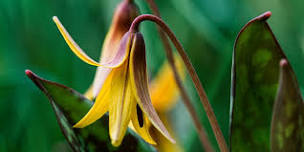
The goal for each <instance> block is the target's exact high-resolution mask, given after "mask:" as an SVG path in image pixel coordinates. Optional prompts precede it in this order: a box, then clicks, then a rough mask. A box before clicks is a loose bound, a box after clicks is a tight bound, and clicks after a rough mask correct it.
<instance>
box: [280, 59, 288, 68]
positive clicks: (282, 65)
mask: <svg viewBox="0 0 304 152" xmlns="http://www.w3.org/2000/svg"><path fill="white" fill-rule="evenodd" d="M287 65H288V62H287V60H286V59H281V61H280V67H282V68H284V67H286V66H287Z"/></svg>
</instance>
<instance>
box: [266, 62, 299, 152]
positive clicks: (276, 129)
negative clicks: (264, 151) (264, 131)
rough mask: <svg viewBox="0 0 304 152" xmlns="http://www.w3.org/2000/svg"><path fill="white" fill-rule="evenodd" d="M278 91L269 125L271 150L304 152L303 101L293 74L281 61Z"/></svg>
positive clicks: (285, 63) (286, 64)
mask: <svg viewBox="0 0 304 152" xmlns="http://www.w3.org/2000/svg"><path fill="white" fill-rule="evenodd" d="M280 66H281V72H280V82H279V89H278V92H277V97H276V101H275V105H274V109H273V118H272V124H271V149H272V151H276V152H284V151H304V110H303V109H304V101H303V98H302V95H301V92H300V89H299V85H298V82H297V79H296V77H295V74H294V72H293V70H292V68H291V67H290V65H289V64H288V63H287V61H286V60H282V61H281V65H280Z"/></svg>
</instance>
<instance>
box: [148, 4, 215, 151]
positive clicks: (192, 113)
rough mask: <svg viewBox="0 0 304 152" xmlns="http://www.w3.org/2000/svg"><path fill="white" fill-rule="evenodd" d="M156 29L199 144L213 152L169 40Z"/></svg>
mask: <svg viewBox="0 0 304 152" xmlns="http://www.w3.org/2000/svg"><path fill="white" fill-rule="evenodd" d="M146 1H147V3H148V5H149V7H150V9H151V10H152V13H153V14H154V15H156V16H158V17H159V18H161V16H160V12H159V10H158V8H157V6H156V4H155V2H154V0H146ZM157 30H158V33H159V35H160V38H161V40H162V42H163V44H164V47H165V51H166V55H167V58H168V62H169V64H170V66H171V68H172V71H173V74H174V78H175V81H176V84H177V86H178V88H179V92H180V94H181V97H182V99H183V100H182V101H183V102H184V104H185V106H186V108H187V110H188V111H189V113H190V116H191V118H192V119H193V122H194V126H195V128H196V130H197V132H198V135H199V139H200V141H201V144H202V146H203V148H204V149H205V151H207V152H213V151H214V150H213V148H212V145H211V143H210V141H209V139H208V137H207V134H206V131H205V128H204V127H203V126H202V124H201V123H200V121H199V117H198V115H197V113H196V112H195V108H194V107H193V105H192V104H191V100H190V98H189V96H188V95H187V93H186V89H185V87H184V86H183V84H182V80H181V78H180V76H179V74H178V72H177V68H176V66H175V64H174V63H175V61H174V57H173V53H172V52H173V51H172V48H171V46H170V42H169V40H168V38H167V37H166V34H165V33H164V32H163V31H162V29H161V28H160V27H158V28H157Z"/></svg>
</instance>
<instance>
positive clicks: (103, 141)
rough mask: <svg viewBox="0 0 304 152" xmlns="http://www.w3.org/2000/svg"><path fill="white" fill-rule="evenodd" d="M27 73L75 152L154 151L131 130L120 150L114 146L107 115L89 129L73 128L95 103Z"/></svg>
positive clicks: (64, 87) (63, 87)
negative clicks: (47, 101)
mask: <svg viewBox="0 0 304 152" xmlns="http://www.w3.org/2000/svg"><path fill="white" fill-rule="evenodd" d="M26 74H27V76H28V77H29V78H30V79H31V80H32V81H33V82H34V83H35V84H36V85H37V86H38V87H39V89H40V90H41V91H42V92H43V93H44V94H45V95H46V96H47V97H48V99H49V101H50V103H51V105H52V107H53V110H54V112H55V114H56V118H57V121H58V124H59V125H60V128H61V131H62V132H63V134H64V136H65V138H66V140H67V141H68V143H69V144H70V146H71V148H72V150H73V151H75V152H83V151H85V152H87V151H90V152H91V151H132V152H133V151H154V148H152V147H151V146H150V145H149V144H147V143H145V142H144V141H143V140H141V139H140V138H139V137H137V135H135V134H134V133H133V132H131V131H129V130H128V132H127V134H126V136H125V137H124V140H123V142H122V144H121V145H120V146H119V147H117V148H116V147H113V146H112V145H111V140H110V138H109V132H108V129H109V128H108V116H107V115H105V116H103V117H102V118H101V119H99V120H98V121H96V122H95V123H94V124H92V125H90V126H88V127H86V128H83V129H79V128H73V127H72V126H73V125H74V124H75V123H77V122H78V121H79V120H80V119H81V118H82V117H83V116H84V115H85V114H86V113H87V112H88V111H89V109H90V108H91V106H92V102H91V101H89V100H88V99H86V98H85V97H83V96H82V95H81V94H80V93H78V92H76V91H75V90H73V89H71V88H68V87H66V86H63V85H61V84H58V83H55V82H51V81H47V80H44V79H42V78H40V77H38V76H37V75H35V74H34V73H32V72H31V71H29V70H27V71H26ZM46 119H47V118H46Z"/></svg>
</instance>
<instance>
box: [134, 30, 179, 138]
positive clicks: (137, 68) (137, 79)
mask: <svg viewBox="0 0 304 152" xmlns="http://www.w3.org/2000/svg"><path fill="white" fill-rule="evenodd" d="M146 70H147V69H146V52H145V43H144V39H143V36H142V35H141V34H140V33H135V35H134V39H133V44H132V49H131V55H130V79H131V85H132V90H133V92H134V94H135V97H136V99H137V101H138V105H139V106H140V108H141V109H142V110H143V112H144V113H145V114H146V115H147V116H148V118H149V119H150V121H151V123H152V124H153V125H154V126H155V128H156V129H158V130H159V131H160V132H161V133H162V134H163V135H164V136H165V137H166V138H167V139H168V140H170V141H171V142H172V143H175V140H174V139H173V138H172V137H171V136H170V134H169V132H168V131H167V129H166V127H165V126H164V124H163V123H162V122H161V120H160V118H159V117H158V115H157V113H156V111H155V109H154V107H153V105H152V103H151V98H150V94H149V89H148V77H147V71H146Z"/></svg>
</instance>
